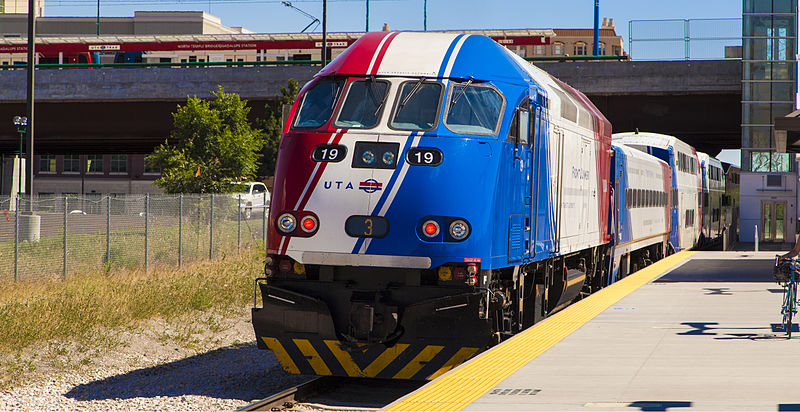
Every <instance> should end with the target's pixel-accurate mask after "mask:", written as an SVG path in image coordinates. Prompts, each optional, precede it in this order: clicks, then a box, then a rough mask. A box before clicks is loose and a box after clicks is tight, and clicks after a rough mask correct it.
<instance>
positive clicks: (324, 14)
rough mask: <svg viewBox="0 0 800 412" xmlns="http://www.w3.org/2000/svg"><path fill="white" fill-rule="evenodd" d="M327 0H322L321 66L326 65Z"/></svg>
mask: <svg viewBox="0 0 800 412" xmlns="http://www.w3.org/2000/svg"><path fill="white" fill-rule="evenodd" d="M327 24H328V0H322V67H325V66H327V65H328V26H327Z"/></svg>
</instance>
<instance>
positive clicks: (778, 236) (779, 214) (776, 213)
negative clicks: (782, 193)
mask: <svg viewBox="0 0 800 412" xmlns="http://www.w3.org/2000/svg"><path fill="white" fill-rule="evenodd" d="M761 228H762V229H761V240H762V241H764V242H784V241H785V240H786V201H776V200H762V201H761Z"/></svg>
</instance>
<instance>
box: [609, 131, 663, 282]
mask: <svg viewBox="0 0 800 412" xmlns="http://www.w3.org/2000/svg"><path fill="white" fill-rule="evenodd" d="M612 147H613V148H614V161H613V162H612V167H611V172H612V173H611V176H612V179H611V183H612V185H613V189H614V191H613V196H614V199H613V204H614V205H615V206H616V207H614V208H612V209H613V210H614V216H613V219H612V225H613V233H614V242H613V245H612V247H611V255H612V257H613V258H612V262H613V269H612V271H613V272H612V273H613V276H612V278H611V281H612V282H613V281H615V280H618V279H621V278H623V277H625V276H626V275H628V274H629V273H633V272H636V271H637V270H639V269H641V268H643V267H645V266H647V265H649V264H650V263H652V262H654V261H657V260H659V259H661V258H662V257H664V256H665V255H666V254H667V252H668V245H669V234H670V230H671V218H672V216H671V215H672V211H671V209H672V208H671V204H672V169H671V168H670V167H669V165H668V164H667V163H666V162H664V161H663V160H660V159H658V158H656V157H654V156H650V155H648V154H646V153H644V152H642V151H639V150H637V149H634V148H631V147H627V146H625V145H622V144H618V143H614V144H612Z"/></svg>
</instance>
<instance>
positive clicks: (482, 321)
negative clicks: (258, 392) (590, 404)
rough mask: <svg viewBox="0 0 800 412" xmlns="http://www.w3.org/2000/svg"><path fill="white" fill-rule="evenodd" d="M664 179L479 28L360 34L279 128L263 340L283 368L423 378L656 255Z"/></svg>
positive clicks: (668, 212)
mask: <svg viewBox="0 0 800 412" xmlns="http://www.w3.org/2000/svg"><path fill="white" fill-rule="evenodd" d="M615 153H616V159H615V160H614V166H613V168H612V158H614V157H615ZM629 163H630V164H629ZM633 163H636V164H635V165H633ZM629 167H632V168H634V169H635V168H639V169H641V168H652V169H654V170H655V171H656V172H657V176H656V175H653V176H650V180H653V179H655V180H656V181H658V180H659V179H661V180H660V182H659V183H658V184H655V183H654V182H652V181H648V180H646V179H645V180H642V179H638V178H637V177H633V176H632V175H631V174H630V173H631V172H630V170H632V169H630V168H629ZM637 170H638V169H637ZM672 181H673V180H672V173H671V171H670V169H669V167H668V166H667V164H666V163H665V162H663V161H660V160H658V159H656V158H653V157H650V156H648V155H646V154H644V153H633V152H632V149H625V148H620V147H614V148H612V144H611V125H610V123H609V122H608V121H607V120H606V119H605V117H604V116H603V115H602V114H601V113H600V112H599V111H598V110H597V109H596V108H595V106H594V105H593V104H592V103H591V102H590V101H589V100H588V99H587V98H586V97H585V96H584V95H583V94H581V93H580V92H578V91H576V90H575V89H573V88H571V87H569V86H568V85H566V84H564V83H562V82H560V81H559V80H557V79H555V78H553V77H552V76H550V75H548V74H547V73H545V72H544V71H542V70H540V69H538V68H536V67H534V66H532V65H530V64H528V63H527V62H525V61H524V60H523V59H521V58H519V57H518V56H517V55H515V54H513V53H512V52H510V51H509V50H507V49H506V48H504V47H502V46H500V45H499V44H497V43H495V42H494V41H492V40H491V39H489V38H487V37H483V36H479V35H466V34H458V35H457V34H441V33H438V34H434V33H396V32H393V33H368V34H366V35H365V36H363V37H362V38H361V39H360V40H358V41H357V42H356V43H354V44H353V45H352V46H351V47H350V48H349V49H348V50H347V51H345V52H344V53H343V54H342V55H341V56H339V57H338V58H337V59H336V60H334V61H333V62H332V63H330V64H329V65H328V66H326V67H325V68H324V69H323V70H322V71H321V72H320V73H319V74H318V75H317V76H316V77H315V78H314V80H312V81H311V82H309V84H307V85H306V86H305V87H304V88H303V90H302V91H301V92H300V94H299V96H298V98H297V101H296V102H295V104H294V106H293V107H292V110H291V115H290V116H289V120H288V121H287V124H286V126H285V128H284V135H283V139H282V141H281V145H280V154H279V159H278V165H277V170H276V176H275V187H274V190H273V198H272V205H271V211H270V233H269V237H268V244H267V249H268V256H267V265H266V269H265V271H266V276H267V277H266V279H261V280H260V281H258V282H257V285H258V287H259V288H260V292H261V297H262V301H263V308H254V309H253V314H252V316H253V326H254V328H255V332H256V337H257V341H258V344H259V347H261V348H268V349H270V350H272V351H273V352H274V353H275V355H276V356H277V358H278V360H279V361H280V362H281V364H282V365H283V367H284V369H285V370H287V371H289V372H292V373H304V374H317V375H341V376H365V377H385V378H402V379H432V378H435V377H437V376H439V375H441V374H442V373H444V372H446V371H448V370H450V369H452V368H453V367H455V366H457V365H458V364H460V363H462V362H463V361H465V360H466V359H468V358H470V357H471V356H473V355H474V354H476V353H478V352H479V351H481V350H484V349H485V348H487V347H489V346H491V345H493V344H495V343H497V342H499V341H502V340H503V339H505V338H507V337H509V336H512V335H513V334H515V333H516V332H519V331H521V330H523V329H525V328H527V327H528V326H530V325H532V324H534V323H535V322H537V321H539V320H541V319H543V318H544V317H545V316H546V315H547V314H548V313H552V312H553V311H556V310H559V309H560V308H562V307H564V306H566V305H568V304H569V303H570V302H572V301H574V300H575V299H576V298H578V297H579V296H580V295H581V294H582V293H591V292H593V291H595V290H597V289H599V288H601V287H603V286H605V285H607V284H609V283H611V282H613V281H614V280H615V279H616V278H617V277H621V276H622V275H624V273H622V274H620V273H619V269H618V268H619V265H620V262H621V261H623V259H628V260H627V261H628V262H630V261H631V256H633V258H634V259H640V258H642V257H647V259H649V260H654V259H657V258H659V257H660V256H662V255H663V254H664V253H666V251H667V249H668V243H669V239H670V235H669V232H670V231H671V228H672V226H671V225H672V223H671V219H672V217H673V216H672V215H673V214H674V213H673V211H672V207H671V206H672V204H673V202H672V197H671V196H672V192H673V190H670V188H672ZM645 188H646V189H647V190H644V189H645ZM612 193H617V194H619V196H617V198H616V199H615V196H614V195H612ZM632 199H635V200H632ZM623 205H628V206H631V207H630V208H627V209H625V208H623V209H624V210H623V211H620V207H621V206H623ZM645 208H646V209H647V210H646V211H645ZM634 209H636V210H634ZM640 209H641V210H640ZM640 212H641V213H640ZM644 212H647V214H642V213H644ZM649 214H654V215H656V216H658V217H659V219H660V220H658V221H657V222H656V223H655V224H653V225H651V226H649V227H647V228H643V227H641V225H640V224H639V220H641V219H645V217H644V216H646V215H647V216H649ZM615 217H616V218H617V221H616V222H615V221H614V219H615ZM637 219H638V220H637ZM637 225H639V226H637ZM615 245H617V246H618V247H617V248H615ZM642 248H644V249H648V252H647V253H644V252H643V251H642V250H641V249H642ZM642 260H643V261H644V259H642ZM637 261H638V260H637ZM645 263H646V262H645ZM627 270H628V269H626V271H627Z"/></svg>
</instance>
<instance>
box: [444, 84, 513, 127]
mask: <svg viewBox="0 0 800 412" xmlns="http://www.w3.org/2000/svg"><path fill="white" fill-rule="evenodd" d="M451 84H452V85H453V86H452V87H451V89H450V97H449V99H448V104H447V115H446V116H445V125H446V126H447V128H448V129H450V130H452V131H454V132H456V133H464V134H478V135H495V134H497V128H498V125H499V124H500V115H501V114H502V113H503V109H504V107H505V101H504V100H503V96H501V95H500V93H498V92H497V91H496V90H495V89H494V88H493V87H491V86H484V85H477V84H472V80H470V81H467V82H466V83H463V84H461V83H451Z"/></svg>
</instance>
